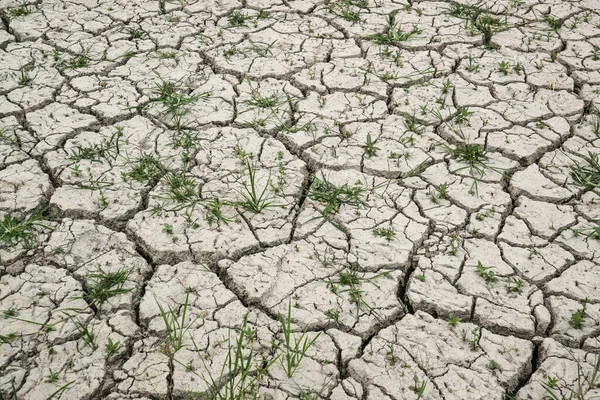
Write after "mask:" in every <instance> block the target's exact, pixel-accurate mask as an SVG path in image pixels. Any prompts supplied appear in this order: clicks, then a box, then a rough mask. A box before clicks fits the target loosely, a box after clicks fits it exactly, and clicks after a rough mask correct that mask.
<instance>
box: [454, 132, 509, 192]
mask: <svg viewBox="0 0 600 400" xmlns="http://www.w3.org/2000/svg"><path fill="white" fill-rule="evenodd" d="M446 153H447V154H449V155H450V156H451V157H452V158H454V159H455V160H456V161H457V162H459V163H463V164H466V166H464V167H461V168H459V169H457V170H456V172H459V171H462V170H465V169H468V171H469V175H470V176H471V178H473V184H472V185H471V189H470V192H471V193H477V192H478V187H477V186H478V183H479V180H480V179H481V178H483V177H484V176H485V172H486V170H487V169H489V170H491V171H494V172H497V173H502V171H501V170H500V168H498V167H493V166H491V165H489V164H488V161H489V157H488V155H487V152H486V151H485V150H484V148H483V147H481V146H480V145H478V144H474V143H461V144H459V145H457V146H456V147H455V148H450V147H447V146H446Z"/></svg>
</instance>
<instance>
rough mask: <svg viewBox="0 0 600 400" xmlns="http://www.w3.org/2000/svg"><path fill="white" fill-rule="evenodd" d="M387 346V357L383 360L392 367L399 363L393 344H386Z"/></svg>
mask: <svg viewBox="0 0 600 400" xmlns="http://www.w3.org/2000/svg"><path fill="white" fill-rule="evenodd" d="M387 346H388V352H387V355H386V356H385V359H386V360H387V362H389V363H390V365H391V366H392V367H393V366H394V365H396V364H397V363H398V361H400V357H398V356H397V355H396V352H395V348H394V344H393V343H388V345H387Z"/></svg>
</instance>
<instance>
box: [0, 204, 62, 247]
mask: <svg viewBox="0 0 600 400" xmlns="http://www.w3.org/2000/svg"><path fill="white" fill-rule="evenodd" d="M45 212H46V208H40V209H38V210H35V211H33V212H32V213H31V214H30V215H29V216H28V217H27V218H25V219H23V220H22V221H17V220H16V219H15V218H14V217H13V216H12V215H11V214H6V215H5V216H4V219H2V220H0V243H2V244H3V245H5V246H7V247H11V246H14V245H16V244H18V243H23V245H24V246H25V247H27V248H29V247H32V246H33V244H34V241H35V238H36V235H37V233H38V231H39V230H40V229H51V228H50V227H49V226H47V225H44V224H43V223H42V222H41V221H42V220H43V219H44V213H45Z"/></svg>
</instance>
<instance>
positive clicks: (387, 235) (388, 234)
mask: <svg viewBox="0 0 600 400" xmlns="http://www.w3.org/2000/svg"><path fill="white" fill-rule="evenodd" d="M373 235H374V236H377V237H381V238H384V239H385V240H387V241H388V242H391V241H392V240H394V238H395V237H396V231H395V230H394V228H393V227H391V226H389V227H380V228H375V229H373Z"/></svg>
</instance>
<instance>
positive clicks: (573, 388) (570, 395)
mask: <svg viewBox="0 0 600 400" xmlns="http://www.w3.org/2000/svg"><path fill="white" fill-rule="evenodd" d="M572 357H573V359H574V360H575V361H576V362H577V379H576V380H575V381H574V382H572V383H570V384H568V383H567V382H565V383H564V387H560V386H559V379H558V378H555V377H548V382H547V383H542V388H544V391H545V392H546V396H545V397H544V400H595V399H596V398H597V397H598V396H592V397H589V396H588V395H589V394H590V392H591V391H593V393H596V392H595V389H596V388H598V384H599V383H600V382H599V378H600V355H596V360H595V362H594V365H593V367H592V370H591V371H590V372H589V373H588V374H585V373H584V371H583V367H582V365H581V364H582V363H581V362H580V361H579V360H577V359H575V357H574V356H573V355H572Z"/></svg>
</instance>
